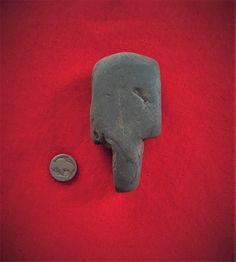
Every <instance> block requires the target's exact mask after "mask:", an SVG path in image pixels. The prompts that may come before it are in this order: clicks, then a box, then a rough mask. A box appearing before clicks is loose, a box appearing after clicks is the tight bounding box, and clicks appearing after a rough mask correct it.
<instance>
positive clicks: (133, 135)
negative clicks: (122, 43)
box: [90, 52, 161, 192]
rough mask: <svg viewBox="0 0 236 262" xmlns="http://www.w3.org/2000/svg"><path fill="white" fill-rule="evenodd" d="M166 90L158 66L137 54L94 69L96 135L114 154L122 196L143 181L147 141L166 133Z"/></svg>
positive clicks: (93, 121)
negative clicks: (163, 122) (163, 118)
mask: <svg viewBox="0 0 236 262" xmlns="http://www.w3.org/2000/svg"><path fill="white" fill-rule="evenodd" d="M160 91H161V85H160V72H159V66H158V64H157V62H156V61H155V60H154V59H152V58H149V57H146V56H142V55H138V54H135V53H126V52H125V53H118V54H113V55H110V56H108V57H105V58H103V59H101V60H100V61H98V62H97V63H96V65H95V66H94V69H93V80H92V104H91V112H90V116H91V119H90V120H91V135H92V138H93V140H94V142H95V143H96V144H104V145H106V146H108V147H110V148H111V149H112V152H113V159H112V162H113V177H114V184H115V189H116V191H118V192H128V191H131V190H133V189H135V188H136V187H137V186H138V184H139V181H140V172H141V164H142V156H143V148H144V145H143V139H145V138H150V137H155V136H158V135H159V134H160V130H161V93H160Z"/></svg>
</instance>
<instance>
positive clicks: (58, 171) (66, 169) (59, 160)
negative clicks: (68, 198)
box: [49, 154, 77, 182]
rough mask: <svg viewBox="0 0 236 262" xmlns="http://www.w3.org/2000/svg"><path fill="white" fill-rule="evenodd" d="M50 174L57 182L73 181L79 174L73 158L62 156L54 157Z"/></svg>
mask: <svg viewBox="0 0 236 262" xmlns="http://www.w3.org/2000/svg"><path fill="white" fill-rule="evenodd" d="M49 171H50V174H51V175H52V177H53V178H55V179H56V180H57V181H61V182H66V181H69V180H71V179H72V178H73V177H74V176H75V174H76V172H77V164H76V162H75V160H74V158H72V157H71V156H69V155H67V154H60V155H56V156H55V157H53V159H52V160H51V162H50V166H49Z"/></svg>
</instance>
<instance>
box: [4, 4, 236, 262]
mask: <svg viewBox="0 0 236 262" xmlns="http://www.w3.org/2000/svg"><path fill="white" fill-rule="evenodd" d="M1 5H2V78H3V88H2V98H3V99H2V136H1V137H2V151H1V155H2V212H1V214H2V215H1V216H2V221H1V223H2V259H3V260H11V259H12V260H30V261H35V260H43V259H45V260H69V259H71V260H83V259H84V260H101V261H104V260H122V261H125V260H140V261H144V260H154V261H160V260H172V261H173V260H179V261H183V260H204V259H205V260H210V259H212V260H216V259H218V260H227V259H228V260H230V259H231V260H232V259H233V222H234V221H233V200H234V199H233V167H234V166H233V127H234V126H233V95H234V90H233V80H234V79H233V76H234V75H233V62H234V61H233V48H234V39H233V30H234V24H233V23H234V13H233V10H234V3H233V1H147V0H143V1H122V0H120V1H91V0H90V1H1ZM121 51H132V52H137V53H140V54H144V55H147V56H150V57H153V58H155V59H156V60H157V61H158V62H159V63H160V69H161V81H162V109H163V127H162V134H161V136H160V137H159V138H156V139H149V140H146V141H145V150H144V159H143V167H142V179H141V184H140V186H139V188H138V189H137V190H136V191H134V192H132V193H128V194H118V193H115V192H114V189H113V181H112V167H111V152H110V151H109V150H108V149H105V148H104V147H102V146H97V145H94V144H93V142H92V140H91V138H90V132H89V109H90V102H91V71H92V68H93V65H94V64H95V63H96V62H97V61H98V60H99V59H100V58H102V57H104V56H107V55H109V54H112V53H116V52H121ZM58 153H68V154H71V155H72V156H74V157H75V159H76V160H77V162H78V165H79V176H77V178H76V179H75V180H74V181H71V182H70V183H68V184H62V183H58V182H56V181H54V180H53V179H52V178H51V177H50V175H49V172H48V165H49V161H50V159H51V158H52V157H53V156H54V155H55V154H58Z"/></svg>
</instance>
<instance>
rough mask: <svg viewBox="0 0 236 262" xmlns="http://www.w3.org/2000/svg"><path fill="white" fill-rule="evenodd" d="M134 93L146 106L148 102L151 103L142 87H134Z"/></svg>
mask: <svg viewBox="0 0 236 262" xmlns="http://www.w3.org/2000/svg"><path fill="white" fill-rule="evenodd" d="M132 92H133V94H134V95H136V96H137V97H139V99H141V100H142V102H143V103H144V104H146V103H147V102H150V101H149V99H148V97H147V96H146V94H145V92H144V91H143V89H142V88H141V87H134V88H133V91H132Z"/></svg>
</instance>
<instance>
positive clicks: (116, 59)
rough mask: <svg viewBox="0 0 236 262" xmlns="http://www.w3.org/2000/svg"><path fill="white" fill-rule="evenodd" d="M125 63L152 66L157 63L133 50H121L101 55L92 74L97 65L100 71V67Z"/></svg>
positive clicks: (155, 65)
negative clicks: (104, 55)
mask: <svg viewBox="0 0 236 262" xmlns="http://www.w3.org/2000/svg"><path fill="white" fill-rule="evenodd" d="M126 64H129V65H131V64H135V65H138V64H139V65H142V66H147V67H149V66H154V67H158V68H159V65H158V63H157V61H156V60H155V59H153V58H151V57H148V56H145V55H140V54H136V53H133V52H121V53H116V54H112V55H109V56H106V57H103V58H102V59H100V60H99V61H98V62H97V63H96V64H95V66H94V68H93V74H94V73H95V71H96V69H97V66H98V65H99V68H100V72H101V71H102V68H103V67H104V68H108V67H114V66H116V65H118V66H119V67H121V66H124V65H126Z"/></svg>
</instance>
